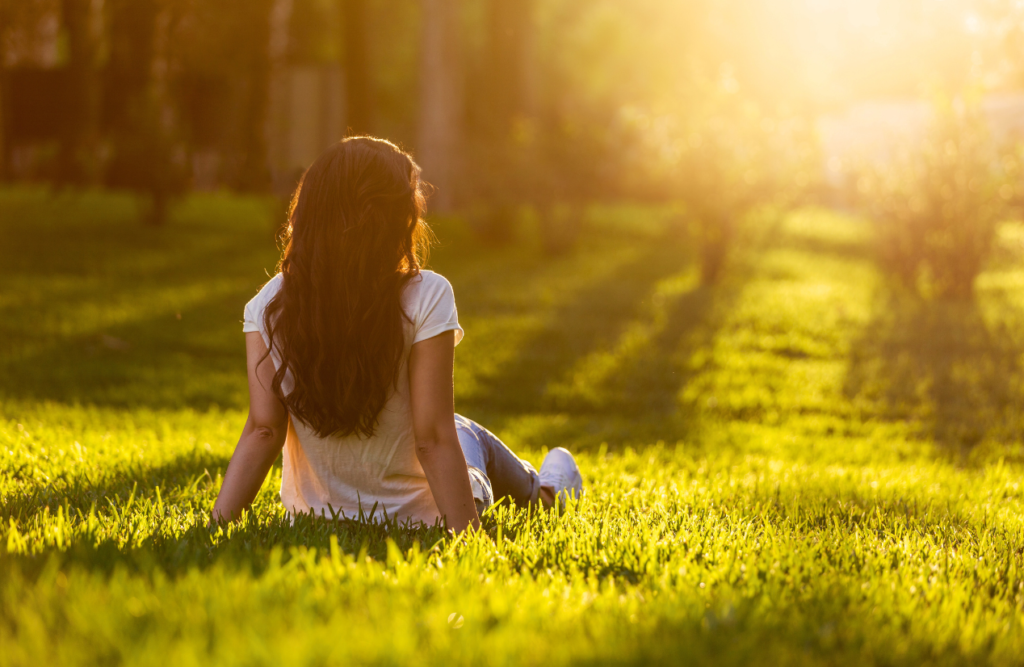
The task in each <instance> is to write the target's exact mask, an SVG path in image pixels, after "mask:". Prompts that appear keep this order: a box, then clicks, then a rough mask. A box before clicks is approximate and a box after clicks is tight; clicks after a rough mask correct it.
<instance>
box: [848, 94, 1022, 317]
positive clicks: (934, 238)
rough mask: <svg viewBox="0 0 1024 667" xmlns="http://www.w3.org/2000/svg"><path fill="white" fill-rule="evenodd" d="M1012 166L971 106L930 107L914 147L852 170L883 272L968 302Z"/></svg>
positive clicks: (928, 292) (1001, 211)
mask: <svg viewBox="0 0 1024 667" xmlns="http://www.w3.org/2000/svg"><path fill="white" fill-rule="evenodd" d="M1020 163H1021V161H1020V155H1019V152H1016V151H1010V150H1006V149H1005V148H1004V149H1001V148H999V147H997V145H996V144H995V142H994V141H993V140H992V137H991V136H990V134H989V132H988V124H987V123H986V121H985V118H984V116H983V114H982V113H981V110H980V109H979V108H978V106H976V105H974V106H972V105H966V104H963V103H959V102H957V103H950V102H946V103H941V104H937V105H936V107H935V115H934V118H933V120H932V123H931V126H930V127H929V129H928V132H927V134H926V137H925V139H924V141H923V142H922V143H921V145H920V146H918V147H917V148H916V149H914V150H906V149H905V150H903V151H901V152H900V153H899V154H898V155H896V156H895V157H894V158H893V159H892V160H890V161H889V162H888V163H886V164H876V165H873V166H866V167H862V168H861V169H860V170H859V172H860V173H859V175H858V179H857V190H858V195H859V197H860V198H861V201H862V202H863V204H864V208H865V209H866V211H867V212H868V213H869V215H870V216H871V218H872V219H873V220H874V221H875V224H876V226H877V243H878V258H879V261H880V263H881V265H882V267H883V269H884V270H885V271H886V272H887V273H888V274H889V275H890V276H891V277H893V278H894V279H895V281H896V282H897V283H898V284H900V285H902V286H903V287H904V288H906V289H909V290H912V291H915V292H917V293H919V294H921V295H922V296H933V297H935V298H939V299H953V300H960V299H970V298H971V297H972V296H973V291H974V280H975V278H976V277H977V275H978V274H979V273H980V272H981V270H982V269H983V268H984V264H985V261H986V259H987V258H988V256H989V253H990V252H991V249H992V242H993V239H994V237H995V233H996V225H997V224H998V223H999V222H1000V220H1001V219H1002V218H1003V217H1004V216H1005V215H1006V214H1007V212H1008V211H1007V209H1008V205H1009V204H1010V202H1011V201H1013V200H1014V198H1015V195H1016V194H1017V191H1018V188H1019V185H1020Z"/></svg>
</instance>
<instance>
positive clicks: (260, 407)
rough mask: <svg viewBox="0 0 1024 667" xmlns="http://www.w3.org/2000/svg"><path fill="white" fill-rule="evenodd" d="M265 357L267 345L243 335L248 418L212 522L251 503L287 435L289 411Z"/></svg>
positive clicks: (235, 515) (256, 336)
mask: <svg viewBox="0 0 1024 667" xmlns="http://www.w3.org/2000/svg"><path fill="white" fill-rule="evenodd" d="M266 354H267V345H266V343H264V342H263V337H262V336H261V335H260V334H259V333H258V332H249V333H247V334H245V355H246V359H247V366H248V370H249V418H248V419H246V421H245V427H244V428H243V429H242V436H241V437H240V438H239V439H238V445H237V446H236V447H235V453H234V454H233V455H232V456H231V462H230V463H228V470H227V472H226V473H224V484H222V485H221V487H220V494H219V495H218V496H217V502H216V503H215V504H214V506H213V520H214V521H218V520H221V519H228V520H232V519H237V518H238V517H239V516H240V515H241V513H242V510H243V509H245V508H246V507H248V506H249V505H250V504H251V503H252V501H253V499H254V498H255V497H256V494H257V493H258V492H259V490H260V487H261V486H262V485H263V480H265V479H266V478H267V473H268V472H270V467H271V466H272V465H274V460H275V459H277V455H278V454H280V453H281V448H282V447H283V446H284V440H285V437H286V436H287V435H288V411H287V410H286V409H285V407H284V405H282V404H281V401H279V400H278V398H277V396H275V395H274V392H273V391H272V390H271V388H270V387H271V383H272V382H273V380H274V363H273V362H272V361H271V360H270V357H267V356H266ZM264 357H266V358H265V359H264ZM261 360H262V361H263V363H260V361H261Z"/></svg>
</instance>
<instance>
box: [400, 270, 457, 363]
mask: <svg viewBox="0 0 1024 667" xmlns="http://www.w3.org/2000/svg"><path fill="white" fill-rule="evenodd" d="M420 275H421V276H422V280H423V283H422V284H421V285H420V290H419V303H418V304H417V306H418V307H417V308H416V311H417V317H416V318H415V324H416V334H415V335H414V336H413V339H412V342H413V344H414V345H415V344H416V343H418V342H420V341H421V340H427V339H428V338H433V337H434V336H437V335H440V334H443V333H444V332H446V331H454V332H455V344H456V345H458V344H459V342H460V341H461V340H462V338H463V336H465V332H464V331H463V330H462V327H461V326H459V313H458V310H457V309H456V308H455V292H454V291H453V290H452V286H451V283H449V282H448V281H447V280H446V279H445V278H444V277H443V276H441V275H438V274H436V273H433V272H426V271H424V272H423V273H422V274H420Z"/></svg>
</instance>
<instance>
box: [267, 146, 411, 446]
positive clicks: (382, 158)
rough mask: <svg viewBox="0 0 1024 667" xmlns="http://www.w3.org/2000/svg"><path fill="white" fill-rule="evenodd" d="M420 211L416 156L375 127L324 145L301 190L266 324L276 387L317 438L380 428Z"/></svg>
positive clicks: (398, 347) (398, 357)
mask: <svg viewBox="0 0 1024 667" xmlns="http://www.w3.org/2000/svg"><path fill="white" fill-rule="evenodd" d="M423 213H424V195H423V187H422V183H421V181H420V169H419V167H418V166H416V163H415V162H414V161H413V160H412V158H411V157H410V156H409V155H407V154H406V153H404V152H402V151H401V150H400V149H399V148H398V147H397V146H395V145H394V144H392V143H390V142H388V141H384V140H382V139H374V138H371V137H351V138H348V139H345V140H343V141H340V142H338V143H337V144H335V145H334V146H332V147H331V148H329V149H328V150H327V151H325V152H324V153H323V154H322V155H321V156H320V157H318V158H317V159H316V161H315V162H313V164H312V165H311V166H310V167H309V169H307V170H306V173H305V174H303V176H302V180H301V182H300V183H299V187H298V189H297V190H296V191H295V196H294V197H293V198H292V203H291V208H290V210H289V216H288V226H287V228H286V229H285V232H284V241H285V247H284V252H283V254H282V257H281V263H280V266H279V270H280V272H281V275H282V285H281V288H280V291H278V293H277V294H276V295H275V296H274V298H273V299H272V300H271V302H270V303H269V304H268V305H267V308H266V312H265V313H264V325H265V329H266V332H267V335H268V337H269V338H270V346H269V347H270V349H273V350H275V352H277V354H278V355H279V356H280V360H281V364H280V366H279V367H278V368H277V372H276V374H275V375H274V382H273V391H274V393H275V394H276V395H277V397H278V398H279V399H280V400H281V402H282V403H284V404H285V406H286V407H287V408H288V412H289V413H290V414H291V416H292V417H294V418H297V419H299V420H301V421H302V422H303V423H305V424H306V425H308V426H309V427H310V428H312V429H313V430H314V431H315V432H316V433H317V434H318V435H320V436H321V437H327V436H330V435H338V436H348V435H353V434H359V435H362V436H366V437H369V436H372V435H373V433H374V430H375V429H376V426H377V419H378V416H379V415H380V411H381V409H383V407H384V404H385V403H386V402H387V400H388V397H389V396H390V394H391V391H392V389H393V387H394V384H395V382H396V381H397V379H398V374H399V370H400V368H401V363H402V356H403V353H404V346H405V339H404V330H403V329H404V327H403V319H404V318H406V315H405V313H404V312H403V311H402V302H401V297H402V289H403V288H404V286H405V284H406V283H407V282H408V281H409V279H410V278H412V277H413V276H416V275H418V274H419V271H420V263H421V261H422V260H423V259H424V255H425V252H426V249H427V245H428V244H427V240H428V234H429V232H428V230H427V228H426V225H425V223H424V222H423V219H422V215H423ZM287 373H290V374H291V376H292V378H293V379H294V387H293V388H292V390H291V391H290V392H288V393H287V394H285V393H284V392H283V391H282V388H281V385H282V382H283V381H284V379H285V375H286V374H287Z"/></svg>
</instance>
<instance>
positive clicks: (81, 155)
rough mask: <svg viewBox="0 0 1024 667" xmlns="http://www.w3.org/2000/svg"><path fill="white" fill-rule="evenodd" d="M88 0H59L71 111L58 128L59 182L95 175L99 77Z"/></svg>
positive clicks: (90, 179) (86, 181)
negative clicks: (66, 55) (59, 131)
mask: <svg viewBox="0 0 1024 667" xmlns="http://www.w3.org/2000/svg"><path fill="white" fill-rule="evenodd" d="M93 4H94V3H93V2H92V0H61V3H60V9H61V22H62V24H63V28H64V33H65V35H66V38H67V47H68V65H67V72H68V90H67V94H68V105H69V106H70V107H71V108H73V109H75V113H74V114H71V115H69V116H68V120H67V122H66V123H65V124H64V126H63V128H62V129H61V137H60V156H59V159H58V166H57V182H58V183H59V184H70V185H85V184H89V183H93V182H95V179H96V177H97V176H98V165H97V164H96V159H97V141H98V135H99V131H98V130H99V128H98V125H99V102H100V95H99V79H98V76H97V71H96V58H97V51H98V48H97V35H95V34H94V31H93V14H92V12H93V10H92V8H93Z"/></svg>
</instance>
